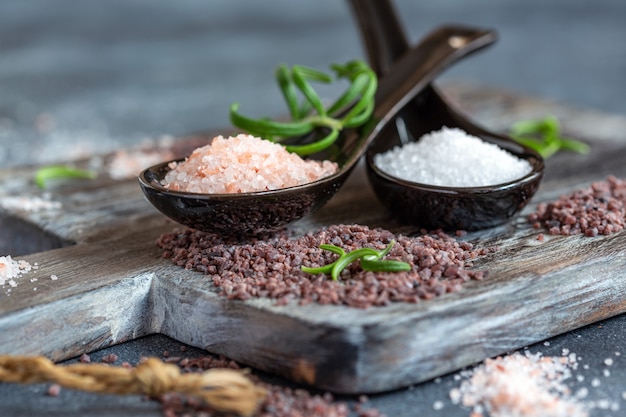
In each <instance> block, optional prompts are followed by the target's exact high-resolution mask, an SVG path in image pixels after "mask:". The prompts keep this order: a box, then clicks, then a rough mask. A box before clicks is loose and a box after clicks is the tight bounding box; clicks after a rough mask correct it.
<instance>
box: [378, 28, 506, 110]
mask: <svg viewBox="0 0 626 417" xmlns="http://www.w3.org/2000/svg"><path fill="white" fill-rule="evenodd" d="M495 38H496V37H495V33H494V32H493V31H491V30H488V29H478V28H472V27H468V26H460V25H450V26H442V27H439V28H437V29H435V30H433V31H431V32H430V33H429V34H428V35H427V36H425V37H424V38H422V40H421V41H420V42H419V43H418V44H417V45H415V46H414V47H412V48H410V49H409V50H408V51H407V53H405V54H404V55H402V57H400V58H399V59H397V60H395V61H394V62H393V63H392V64H391V66H390V67H389V70H388V72H387V73H386V74H385V75H384V76H383V77H382V78H381V79H380V83H379V85H378V90H377V92H376V109H375V111H374V115H375V117H377V118H381V119H382V118H385V117H387V116H390V117H395V116H396V115H397V113H398V111H399V110H400V109H402V108H403V107H404V106H405V105H406V104H407V103H408V102H409V101H411V100H412V99H413V98H414V97H415V96H416V95H417V94H418V93H419V92H420V91H422V90H424V88H426V87H427V86H428V85H429V84H430V83H431V82H432V81H433V80H434V79H435V77H436V76H437V75H439V73H440V72H442V71H443V70H444V69H446V68H447V67H448V66H450V65H451V64H453V63H454V62H456V61H458V60H459V59H461V58H462V57H465V56H467V55H469V54H471V53H473V52H476V51H478V50H480V49H482V48H483V47H485V46H487V45H490V44H491V43H493V42H494V40H495Z"/></svg>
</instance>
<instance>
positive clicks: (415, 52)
mask: <svg viewBox="0 0 626 417" xmlns="http://www.w3.org/2000/svg"><path fill="white" fill-rule="evenodd" d="M493 39H494V36H493V33H492V32H491V31H486V30H479V29H473V28H467V27H457V26H447V27H441V28H439V29H437V30H435V31H433V32H431V33H430V34H429V35H428V36H426V37H425V38H424V39H423V40H422V41H421V42H420V43H419V44H418V45H417V46H415V47H414V48H411V49H409V50H408V51H407V53H406V54H404V55H403V57H402V58H400V59H398V60H397V61H395V62H394V63H393V64H392V65H391V66H390V68H389V71H388V72H387V74H386V75H385V76H384V77H382V78H381V79H380V80H379V85H378V90H377V92H376V97H375V100H376V105H375V110H374V114H373V117H372V119H371V121H370V123H368V124H366V126H364V127H363V128H361V129H359V130H356V129H346V130H344V131H343V132H341V135H340V137H339V139H338V140H337V143H336V146H334V147H332V148H330V149H329V150H328V151H325V152H323V153H319V154H316V155H312V156H311V157H312V158H315V159H331V160H334V161H336V162H337V163H338V164H339V169H338V171H337V172H336V173H335V174H333V175H331V176H329V177H326V178H323V179H321V180H318V181H315V182H312V183H309V184H304V185H300V186H296V187H289V188H284V189H280V190H273V191H262V192H252V193H238V194H195V193H187V192H177V191H170V190H168V189H166V188H164V187H162V186H161V185H160V182H161V180H162V179H163V177H164V176H165V173H166V172H167V171H168V164H169V162H163V163H161V164H158V165H155V166H152V167H150V168H148V169H146V170H144V171H143V172H142V173H141V174H140V175H139V183H140V186H141V188H142V190H143V192H144V194H145V196H146V198H147V199H148V200H149V201H150V202H151V203H152V204H153V205H154V206H155V207H156V208H157V209H158V210H160V211H161V212H162V213H163V214H165V215H166V216H168V217H170V218H171V219H173V220H175V221H176V222H178V223H181V224H183V225H186V226H189V227H192V228H194V229H198V230H203V231H207V232H213V233H218V234H223V235H235V236H247V235H257V234H262V233H268V232H272V231H275V230H277V229H280V228H283V227H284V226H286V225H287V224H289V223H291V222H293V221H295V220H298V219H300V218H302V217H304V216H305V215H307V214H309V213H311V212H313V211H315V210H317V209H318V208H320V207H321V206H323V205H324V204H325V203H326V202H327V201H328V200H329V199H330V198H331V197H332V196H333V195H334V194H335V193H336V192H337V190H339V188H340V187H341V185H342V184H343V183H344V182H345V180H346V179H347V177H348V175H349V174H350V172H351V170H352V168H354V166H355V164H356V163H357V161H358V160H359V159H360V157H361V156H362V155H363V154H364V152H365V150H366V149H367V146H368V145H369V144H370V143H371V142H372V140H373V139H374V138H375V137H376V136H378V135H379V134H380V133H381V131H382V130H383V129H384V128H385V126H387V125H388V124H389V122H390V121H392V120H393V118H394V116H395V115H396V114H397V113H398V111H399V110H400V109H402V107H403V106H404V105H405V104H406V103H407V102H409V101H410V100H411V99H412V98H414V97H415V96H416V95H417V94H418V93H419V92H420V91H421V90H422V89H424V87H425V86H427V85H428V84H429V83H430V81H432V80H433V78H434V77H435V76H436V75H437V74H438V73H439V72H441V71H442V70H443V69H445V68H446V67H448V66H449V65H451V64H452V63H453V62H455V61H456V60H458V59H460V58H461V57H463V56H465V55H468V54H469V53H471V52H474V51H476V50H478V49H480V48H482V47H484V46H485V45H488V44H489V43H491V42H492V41H493ZM451 40H453V41H451ZM458 40H462V42H456V41H458Z"/></svg>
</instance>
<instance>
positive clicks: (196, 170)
mask: <svg viewBox="0 0 626 417" xmlns="http://www.w3.org/2000/svg"><path fill="white" fill-rule="evenodd" d="M336 170H337V164H336V163H334V162H330V161H312V160H306V161H305V160H303V159H302V158H301V157H300V156H298V155H296V154H293V153H289V152H288V151H287V150H286V149H285V148H284V147H283V146H282V145H279V144H277V143H272V142H270V141H267V140H263V139H261V138H257V137H254V136H251V135H244V134H241V135H237V136H233V137H229V138H224V137H223V136H217V137H215V138H214V139H213V141H212V142H211V144H209V145H206V146H203V147H201V148H198V149H196V150H195V151H193V153H192V154H191V155H190V156H189V157H188V158H187V159H186V160H185V161H184V162H181V163H172V164H171V170H170V171H169V172H168V173H167V174H166V175H165V178H164V180H163V181H162V185H163V186H164V187H166V188H168V189H170V190H173V191H187V192H192V193H202V194H224V193H245V192H255V191H268V190H276V189H280V188H286V187H293V186H297V185H302V184H306V183H309V182H313V181H316V180H318V179H320V178H323V177H326V176H328V175H331V174H333V173H334V172H335V171H336Z"/></svg>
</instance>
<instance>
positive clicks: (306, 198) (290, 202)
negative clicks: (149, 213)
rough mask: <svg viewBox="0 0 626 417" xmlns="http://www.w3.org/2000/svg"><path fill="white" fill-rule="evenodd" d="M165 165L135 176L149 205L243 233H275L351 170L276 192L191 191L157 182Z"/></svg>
mask: <svg viewBox="0 0 626 417" xmlns="http://www.w3.org/2000/svg"><path fill="white" fill-rule="evenodd" d="M181 161H182V160H181ZM168 164H169V162H163V163H160V164H157V165H154V166H152V167H150V168H148V169H146V170H144V171H143V172H142V173H141V174H140V175H139V184H140V186H141V189H142V191H143V193H144V195H145V196H146V198H147V199H148V201H150V203H152V205H154V207H156V208H157V209H158V210H159V211H160V212H161V213H163V214H165V215H166V216H167V217H169V218H170V219H172V220H174V221H176V222H178V223H180V224H184V225H186V226H189V227H192V228H194V229H198V230H203V231H206V232H212V233H217V234H221V235H227V236H242V237H243V236H254V235H262V234H264V233H271V232H274V231H276V230H278V229H281V228H283V227H284V226H285V225H287V224H289V223H292V222H294V221H296V220H298V219H300V218H302V217H304V216H305V215H307V214H309V213H312V212H314V211H315V210H317V209H319V208H320V207H322V206H323V205H324V204H326V203H327V202H328V200H329V199H330V198H331V197H332V196H333V195H334V194H335V193H336V191H337V189H338V188H339V187H340V186H341V184H342V183H343V182H345V179H346V178H347V176H348V175H349V174H350V170H347V171H343V172H342V173H341V174H340V175H338V176H335V177H333V180H331V181H318V182H316V183H310V184H306V185H304V186H297V187H291V188H286V189H283V190H281V193H280V194H278V195H277V193H275V192H271V191H269V192H263V191H261V192H255V193H244V194H195V193H186V192H181V191H171V190H168V189H166V188H164V187H163V186H161V180H162V179H163V178H164V177H165V174H166V173H167V171H168V170H169V168H168Z"/></svg>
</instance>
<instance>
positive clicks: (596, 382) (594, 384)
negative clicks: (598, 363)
mask: <svg viewBox="0 0 626 417" xmlns="http://www.w3.org/2000/svg"><path fill="white" fill-rule="evenodd" d="M601 384H602V383H601V382H600V380H599V379H598V378H593V379H592V380H591V386H592V387H594V388H596V387H599V386H600V385H601Z"/></svg>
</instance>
